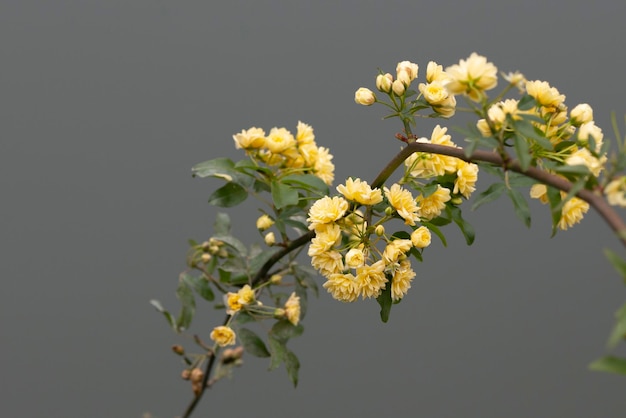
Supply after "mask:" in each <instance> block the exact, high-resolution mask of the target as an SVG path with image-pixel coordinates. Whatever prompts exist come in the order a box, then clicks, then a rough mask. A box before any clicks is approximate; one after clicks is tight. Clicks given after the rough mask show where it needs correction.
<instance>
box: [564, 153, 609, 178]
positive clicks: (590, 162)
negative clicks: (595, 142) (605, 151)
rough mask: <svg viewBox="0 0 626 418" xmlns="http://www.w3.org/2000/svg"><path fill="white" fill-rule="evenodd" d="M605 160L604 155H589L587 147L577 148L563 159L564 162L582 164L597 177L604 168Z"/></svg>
mask: <svg viewBox="0 0 626 418" xmlns="http://www.w3.org/2000/svg"><path fill="white" fill-rule="evenodd" d="M606 160H607V158H606V156H604V155H603V156H602V157H600V158H599V159H598V158H596V157H594V156H593V155H591V152H590V151H589V150H588V149H587V148H579V149H578V150H576V151H574V152H573V153H571V154H570V155H569V156H568V157H567V158H566V159H565V164H567V165H584V166H585V167H587V168H588V169H589V171H590V172H591V174H593V175H594V176H596V177H598V176H599V175H600V172H601V171H602V169H603V168H604V163H605V162H606Z"/></svg>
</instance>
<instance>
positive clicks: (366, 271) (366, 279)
mask: <svg viewBox="0 0 626 418" xmlns="http://www.w3.org/2000/svg"><path fill="white" fill-rule="evenodd" d="M384 270H385V263H384V262H383V261H382V260H378V261H377V262H375V263H374V264H372V265H370V266H368V265H364V266H362V267H359V268H358V269H356V278H355V281H356V284H357V288H358V292H359V294H360V295H361V297H362V298H363V299H365V298H372V297H374V298H376V297H378V296H380V293H381V292H382V290H383V289H384V288H385V283H387V281H388V280H387V278H386V277H385V273H384Z"/></svg>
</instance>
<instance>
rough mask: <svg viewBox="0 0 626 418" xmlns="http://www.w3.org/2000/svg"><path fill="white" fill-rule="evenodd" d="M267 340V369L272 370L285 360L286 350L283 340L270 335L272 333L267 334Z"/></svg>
mask: <svg viewBox="0 0 626 418" xmlns="http://www.w3.org/2000/svg"><path fill="white" fill-rule="evenodd" d="M268 342H269V346H270V355H271V357H270V366H269V370H274V369H275V368H277V367H278V366H280V364H281V363H282V362H283V361H284V360H285V355H286V353H287V351H288V350H287V346H286V345H285V342H284V341H282V340H278V339H276V338H274V337H272V334H270V335H269V338H268Z"/></svg>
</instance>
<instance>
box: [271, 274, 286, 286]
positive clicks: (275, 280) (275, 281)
mask: <svg viewBox="0 0 626 418" xmlns="http://www.w3.org/2000/svg"><path fill="white" fill-rule="evenodd" d="M282 280H283V276H282V275H280V274H272V277H270V283H271V284H280V282H281V281H282Z"/></svg>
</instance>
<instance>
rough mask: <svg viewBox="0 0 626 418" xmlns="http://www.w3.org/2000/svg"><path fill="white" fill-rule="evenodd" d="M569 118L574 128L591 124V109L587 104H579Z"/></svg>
mask: <svg viewBox="0 0 626 418" xmlns="http://www.w3.org/2000/svg"><path fill="white" fill-rule="evenodd" d="M570 118H571V120H572V124H573V125H575V126H580V125H582V124H583V123H587V122H591V121H592V120H593V109H592V108H591V106H589V105H588V104H587V103H582V104H579V105H578V106H576V107H575V108H573V109H572V111H571V112H570Z"/></svg>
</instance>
